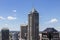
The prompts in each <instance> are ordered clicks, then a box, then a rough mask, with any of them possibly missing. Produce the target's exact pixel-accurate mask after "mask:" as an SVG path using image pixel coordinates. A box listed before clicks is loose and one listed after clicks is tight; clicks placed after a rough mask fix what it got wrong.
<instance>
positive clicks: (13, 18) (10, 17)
mask: <svg viewBox="0 0 60 40" xmlns="http://www.w3.org/2000/svg"><path fill="white" fill-rule="evenodd" d="M7 19H8V20H15V19H16V17H13V16H8V17H7Z"/></svg>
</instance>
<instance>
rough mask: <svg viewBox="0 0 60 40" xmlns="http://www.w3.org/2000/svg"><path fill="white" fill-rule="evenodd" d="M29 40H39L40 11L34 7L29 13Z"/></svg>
mask: <svg viewBox="0 0 60 40" xmlns="http://www.w3.org/2000/svg"><path fill="white" fill-rule="evenodd" d="M27 34H28V36H27V40H39V13H38V12H37V11H36V10H35V9H34V8H33V9H32V11H31V12H30V14H28V32H27Z"/></svg>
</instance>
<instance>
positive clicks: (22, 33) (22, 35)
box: [20, 25, 28, 40]
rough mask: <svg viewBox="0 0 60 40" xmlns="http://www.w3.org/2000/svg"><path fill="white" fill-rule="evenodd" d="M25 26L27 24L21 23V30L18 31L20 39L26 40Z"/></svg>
mask: <svg viewBox="0 0 60 40" xmlns="http://www.w3.org/2000/svg"><path fill="white" fill-rule="evenodd" d="M27 27H28V25H21V32H20V33H21V34H20V39H21V40H27Z"/></svg>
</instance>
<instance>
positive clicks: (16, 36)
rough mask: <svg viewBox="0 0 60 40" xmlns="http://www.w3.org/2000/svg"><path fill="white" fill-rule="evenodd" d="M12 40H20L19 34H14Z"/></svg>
mask: <svg viewBox="0 0 60 40" xmlns="http://www.w3.org/2000/svg"><path fill="white" fill-rule="evenodd" d="M12 40H19V39H18V33H17V32H15V33H12Z"/></svg>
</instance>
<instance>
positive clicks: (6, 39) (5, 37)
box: [1, 28, 9, 40]
mask: <svg viewBox="0 0 60 40" xmlns="http://www.w3.org/2000/svg"><path fill="white" fill-rule="evenodd" d="M1 34H2V40H9V29H6V28H3V29H2V30H1Z"/></svg>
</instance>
